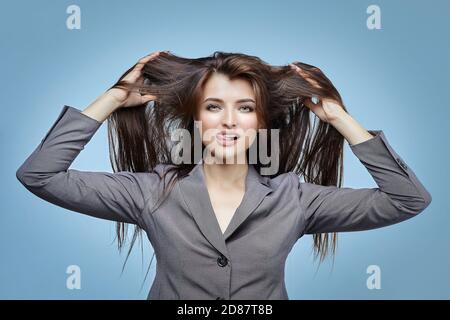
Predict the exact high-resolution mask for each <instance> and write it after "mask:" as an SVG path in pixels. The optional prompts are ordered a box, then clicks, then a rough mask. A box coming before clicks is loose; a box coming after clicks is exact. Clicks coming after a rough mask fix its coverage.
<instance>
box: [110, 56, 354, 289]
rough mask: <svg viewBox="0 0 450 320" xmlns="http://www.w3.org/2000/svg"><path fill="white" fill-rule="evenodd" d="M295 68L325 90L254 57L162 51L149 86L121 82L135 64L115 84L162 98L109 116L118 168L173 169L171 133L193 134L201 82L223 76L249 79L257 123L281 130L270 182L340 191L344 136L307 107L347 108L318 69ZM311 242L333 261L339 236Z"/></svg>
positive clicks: (151, 66) (121, 234)
mask: <svg viewBox="0 0 450 320" xmlns="http://www.w3.org/2000/svg"><path fill="white" fill-rule="evenodd" d="M294 64H295V65H297V66H299V67H300V68H301V69H303V70H304V71H305V72H306V74H307V75H308V76H309V77H310V78H312V79H313V80H315V81H316V82H317V83H318V84H319V86H313V85H311V84H310V82H309V81H307V80H306V79H304V78H303V77H301V76H300V75H299V74H298V73H297V72H296V71H295V70H293V69H292V68H291V67H290V66H289V65H284V66H272V65H269V64H267V63H266V62H264V61H262V60H261V59H260V58H258V57H256V56H251V55H246V54H242V53H228V52H222V51H216V52H214V53H213V54H212V55H210V56H208V57H202V58H183V57H180V56H177V55H174V54H172V53H166V52H162V53H161V54H160V55H159V56H158V57H157V58H155V59H154V60H151V61H149V62H148V63H147V64H146V65H145V66H144V68H143V69H142V74H143V76H144V79H145V81H144V84H143V85H137V84H131V83H127V82H126V81H123V80H122V79H123V78H124V77H125V76H126V75H127V74H128V72H130V71H131V70H132V69H133V67H134V66H132V67H131V68H130V69H129V70H127V71H126V72H125V73H124V74H123V75H122V76H121V77H120V78H119V80H118V81H117V82H116V83H115V84H114V85H113V86H112V87H117V88H124V89H126V90H139V92H141V93H142V94H151V95H155V96H156V97H157V99H156V100H155V101H152V102H150V103H148V104H143V105H141V106H136V107H132V108H120V109H118V110H116V111H115V112H114V113H112V114H111V115H110V116H109V117H108V140H109V145H110V160H111V164H112V166H113V170H114V171H115V172H116V171H131V172H149V171H152V170H153V168H154V167H155V166H156V165H157V164H160V163H161V164H173V162H172V160H171V149H172V147H173V146H172V145H171V143H170V142H169V141H170V137H171V132H172V131H173V130H175V129H181V128H182V129H186V130H188V131H189V132H190V133H191V134H193V130H194V116H195V112H196V109H197V107H198V105H199V99H200V97H201V93H202V88H203V85H204V83H205V82H206V81H207V80H208V78H209V77H210V76H211V74H213V73H214V72H219V73H222V74H225V75H227V76H228V77H229V78H230V79H235V78H241V79H246V80H248V81H249V82H250V83H251V85H252V87H253V89H254V92H255V96H256V100H257V101H256V105H257V110H256V111H257V116H258V120H259V121H261V122H260V123H262V124H264V128H266V129H268V130H267V132H268V133H269V135H270V129H279V141H280V145H279V152H280V154H279V170H278V172H277V173H276V174H275V175H273V176H272V177H274V176H277V175H279V174H282V173H285V172H295V173H296V174H297V175H298V176H299V177H302V178H303V180H304V181H305V182H311V183H315V184H320V185H324V186H330V185H334V186H338V187H341V185H342V175H343V143H344V137H343V136H342V135H341V134H340V133H339V132H338V131H337V130H336V129H335V128H334V127H333V126H332V125H330V124H328V123H326V122H323V121H321V120H319V118H317V117H313V116H312V115H313V114H312V112H311V111H310V110H309V108H308V107H306V106H305V105H304V104H303V102H304V101H305V99H307V98H311V97H312V96H313V95H316V96H318V97H319V98H329V99H333V100H334V101H337V102H338V103H340V104H341V105H342V106H343V108H344V110H346V108H345V106H344V104H343V102H342V99H341V96H340V95H339V93H338V91H337V90H336V88H335V87H334V86H333V84H332V83H331V81H330V80H329V79H328V78H327V77H326V76H325V75H324V74H323V72H322V71H321V70H320V69H319V68H317V67H314V66H312V65H309V64H306V63H302V62H294ZM192 136H193V135H192ZM257 137H258V136H257ZM269 141H270V136H269ZM191 147H192V148H193V145H191ZM191 155H194V152H191ZM194 165H195V161H194V160H193V161H191V162H190V164H185V163H182V164H177V165H174V166H173V167H172V166H170V167H171V170H174V171H175V173H176V174H174V175H172V179H171V181H172V183H171V186H173V184H174V183H175V181H177V180H179V179H182V178H183V177H184V176H186V175H187V174H188V173H189V171H190V170H191V169H192V168H193V167H194ZM260 166H261V165H260V163H259V160H258V163H257V164H256V165H255V167H257V168H258V169H259V167H260ZM171 170H169V171H171ZM167 173H168V172H167ZM164 190H165V191H166V192H165V194H167V192H168V190H169V189H168V188H166V186H164ZM162 200H163V197H162V198H161V201H162ZM127 229H128V226H127V225H126V224H125V223H120V222H118V223H117V228H116V231H117V239H118V249H119V251H121V249H122V247H123V245H124V240H125V239H126V237H127ZM141 231H142V230H141V229H140V228H139V226H135V229H134V234H133V238H132V241H131V245H130V248H129V250H128V254H127V258H126V260H125V263H124V266H125V264H126V261H127V259H128V257H129V254H130V252H131V250H132V247H133V245H134V242H135V240H136V239H137V237H138V236H139V237H140V239H141V247H142V235H141ZM313 238H314V247H313V249H314V253H315V258H317V257H320V261H323V259H324V258H325V257H326V256H327V255H328V254H330V253H332V255H333V256H334V254H335V250H336V245H337V234H336V233H332V234H327V233H322V234H314V235H313ZM153 257H154V254H153ZM153 257H152V259H151V260H153ZM150 264H151V262H150ZM122 271H123V269H122ZM147 273H148V271H147ZM144 280H145V279H144Z"/></svg>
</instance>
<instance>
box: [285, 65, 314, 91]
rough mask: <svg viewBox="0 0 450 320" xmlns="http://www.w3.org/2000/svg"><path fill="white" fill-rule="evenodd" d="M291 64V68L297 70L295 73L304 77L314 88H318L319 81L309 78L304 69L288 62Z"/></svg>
mask: <svg viewBox="0 0 450 320" xmlns="http://www.w3.org/2000/svg"><path fill="white" fill-rule="evenodd" d="M289 65H290V66H291V68H293V69H294V70H295V71H297V73H298V74H299V75H300V76H302V77H303V78H305V79H306V81H308V82H309V83H310V84H311V85H313V86H314V87H316V88H320V85H319V83H318V82H317V81H316V80H314V79H313V78H311V76H310V75H309V74H308V73H306V71H305V70H303V69H302V68H300V67H299V66H297V65H295V64H292V63H291V64H289Z"/></svg>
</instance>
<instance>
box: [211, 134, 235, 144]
mask: <svg viewBox="0 0 450 320" xmlns="http://www.w3.org/2000/svg"><path fill="white" fill-rule="evenodd" d="M216 139H217V141H218V142H219V144H221V145H222V146H231V145H234V144H236V143H237V140H238V139H239V136H238V135H235V134H231V135H224V134H221V133H219V134H217V135H216Z"/></svg>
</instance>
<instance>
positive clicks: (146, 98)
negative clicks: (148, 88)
mask: <svg viewBox="0 0 450 320" xmlns="http://www.w3.org/2000/svg"><path fill="white" fill-rule="evenodd" d="M156 99H157V97H156V96H154V95H151V94H146V95H143V96H141V102H142V103H147V102H150V101H153V100H156Z"/></svg>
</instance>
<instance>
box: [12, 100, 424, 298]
mask: <svg viewBox="0 0 450 320" xmlns="http://www.w3.org/2000/svg"><path fill="white" fill-rule="evenodd" d="M101 124H102V123H101V122H98V121H97V120H95V119H93V118H90V117H88V116H87V115H84V114H83V113H81V111H80V110H78V109H76V108H73V107H70V106H64V107H63V109H62V111H61V113H60V115H59V116H58V118H57V119H56V121H55V122H54V124H53V125H52V127H51V128H50V130H49V131H48V133H47V134H46V135H45V137H44V138H43V139H42V141H41V143H40V144H39V145H38V146H37V148H36V149H35V150H34V152H33V153H32V154H31V155H30V156H29V157H28V158H27V159H26V160H25V162H24V163H23V164H22V165H21V166H20V168H19V169H18V170H17V173H16V175H17V178H18V179H19V181H20V182H21V183H22V184H23V185H24V186H25V187H26V188H27V189H28V190H29V191H31V192H32V193H34V194H35V195H36V196H38V197H40V198H42V199H44V200H46V201H48V202H51V203H53V204H56V205H58V206H61V207H63V208H66V209H68V210H72V211H76V212H80V213H83V214H87V215H90V216H94V217H97V218H101V219H107V220H113V221H122V222H126V223H131V224H137V225H139V226H140V227H141V228H142V229H143V230H145V231H146V233H147V236H148V239H149V241H150V243H151V245H152V246H153V248H154V251H155V256H156V260H157V265H156V276H155V279H154V282H153V284H152V287H151V289H150V292H149V294H148V297H147V298H148V299H288V294H287V291H286V287H285V283H284V269H285V261H286V258H287V256H288V254H289V252H290V250H291V248H292V247H293V245H294V244H295V243H296V241H297V240H298V239H300V238H301V237H302V236H303V235H304V234H313V233H325V232H342V231H357V230H367V229H374V228H380V227H383V226H388V225H391V224H394V223H398V222H400V221H403V220H406V219H409V218H412V217H414V216H415V215H417V214H418V213H420V212H422V211H423V210H424V209H425V208H426V207H427V206H428V205H429V204H430V202H431V195H430V194H429V193H428V191H427V190H426V189H425V188H424V186H423V185H422V184H421V182H420V181H419V180H418V179H417V177H416V175H415V174H414V172H413V170H412V169H411V168H410V167H408V166H407V165H406V164H405V162H404V161H403V160H402V158H401V157H400V156H399V155H398V154H397V153H396V152H395V151H394V150H393V148H392V147H391V146H390V145H389V143H388V141H387V139H386V137H385V135H384V133H383V132H382V131H381V130H370V132H371V133H372V134H374V135H375V137H374V138H373V139H370V140H367V141H364V142H362V143H359V144H356V145H350V147H351V150H352V152H353V153H354V154H355V155H356V157H358V159H359V160H360V162H361V163H362V164H363V165H364V166H365V167H366V168H367V170H368V171H369V173H370V174H371V175H372V177H373V179H374V180H375V182H376V184H377V185H378V188H360V189H353V188H338V187H335V186H321V185H315V184H311V183H304V182H301V181H300V179H299V177H298V176H297V175H296V174H295V173H292V172H289V173H283V174H281V175H279V176H277V177H276V178H273V179H270V178H268V177H265V176H261V175H260V174H259V173H258V172H257V170H256V169H255V168H254V167H253V166H252V165H250V166H249V171H248V174H247V177H246V190H245V195H244V198H243V200H242V202H241V204H240V206H239V207H238V209H237V210H236V212H235V214H234V216H233V217H232V219H231V222H230V223H229V225H228V228H227V229H226V231H225V233H223V234H222V231H221V229H220V227H219V224H218V221H217V219H216V217H215V214H214V211H213V208H212V205H211V202H210V199H209V196H208V191H207V189H206V185H205V183H204V172H203V167H202V165H201V164H200V163H199V164H197V165H196V166H195V167H194V169H193V170H192V171H191V172H190V173H189V175H188V176H187V177H185V178H184V179H182V180H181V181H178V182H177V183H176V185H175V188H174V189H172V191H171V193H170V194H169V196H168V198H167V199H166V200H165V201H164V202H163V203H162V204H161V205H159V206H157V207H156V206H155V203H156V200H157V199H158V196H159V195H160V194H161V191H162V186H163V182H164V181H163V180H162V178H161V177H162V174H163V172H164V170H166V169H167V168H168V166H170V165H163V164H158V165H157V166H156V167H155V168H154V170H153V171H152V172H145V173H144V172H141V173H131V172H118V173H109V172H88V171H79V170H75V169H69V167H70V165H71V163H72V162H73V160H74V159H75V158H76V157H77V156H78V154H79V153H80V151H81V150H83V148H84V146H85V145H86V144H87V143H88V142H89V140H90V139H91V137H92V136H93V135H94V133H95V132H96V131H97V129H98V128H99V127H100V126H101ZM166 178H168V176H167V177H166Z"/></svg>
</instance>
